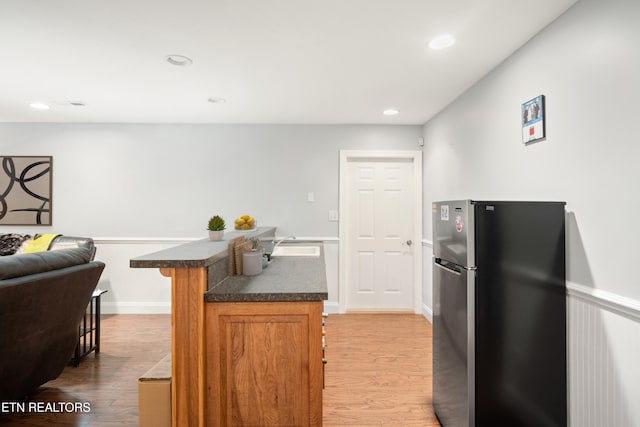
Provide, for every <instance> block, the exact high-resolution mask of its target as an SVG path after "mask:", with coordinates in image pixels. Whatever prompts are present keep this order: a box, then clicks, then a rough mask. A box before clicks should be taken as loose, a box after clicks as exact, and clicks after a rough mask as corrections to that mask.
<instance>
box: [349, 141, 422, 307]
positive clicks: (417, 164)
mask: <svg viewBox="0 0 640 427" xmlns="http://www.w3.org/2000/svg"><path fill="white" fill-rule="evenodd" d="M356 159H362V161H368V160H381V159H389V160H390V161H393V160H406V159H411V160H412V162H413V201H414V212H413V236H412V238H411V240H412V241H413V245H412V248H413V255H414V263H413V311H414V312H415V313H416V314H421V313H422V296H423V295H422V151H419V150H340V223H339V231H338V235H339V251H340V255H339V261H338V269H339V270H338V271H339V275H338V310H339V312H340V313H346V312H347V277H348V275H347V269H348V265H347V253H348V251H349V242H348V241H347V231H348V230H347V222H346V220H345V219H346V218H348V216H347V215H348V212H347V192H348V178H347V177H348V172H347V168H348V164H349V162H350V161H354V160H356Z"/></svg>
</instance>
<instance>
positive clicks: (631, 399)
mask: <svg viewBox="0 0 640 427" xmlns="http://www.w3.org/2000/svg"><path fill="white" fill-rule="evenodd" d="M567 287H568V292H569V298H568V303H567V309H568V318H567V321H568V322H567V323H568V336H569V338H568V339H569V342H568V363H569V414H570V415H569V417H570V418H569V420H570V425H571V426H573V427H604V426H606V427H637V426H640V310H639V309H638V307H640V304H638V302H637V301H633V300H629V299H627V298H622V297H619V296H617V295H613V294H611V293H608V292H603V291H598V290H594V289H591V288H587V287H585V286H582V285H578V284H574V283H568V284H567Z"/></svg>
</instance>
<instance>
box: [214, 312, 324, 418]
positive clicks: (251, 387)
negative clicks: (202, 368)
mask: <svg viewBox="0 0 640 427" xmlns="http://www.w3.org/2000/svg"><path fill="white" fill-rule="evenodd" d="M321 310H322V306H321V303H317V304H316V303H211V304H207V336H208V340H207V341H208V345H210V346H211V348H210V350H211V351H207V362H206V363H207V371H208V374H207V381H208V384H207V407H208V411H207V412H208V419H209V422H208V424H209V425H214V426H264V427H269V426H272V427H276V426H278V427H282V426H311V425H313V426H319V425H321V424H322V365H321V359H322V350H321V341H322V338H321V333H322V332H321ZM318 402H319V404H318Z"/></svg>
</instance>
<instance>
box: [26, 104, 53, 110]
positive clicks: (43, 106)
mask: <svg viewBox="0 0 640 427" xmlns="http://www.w3.org/2000/svg"><path fill="white" fill-rule="evenodd" d="M29 107H31V108H34V109H36V110H48V109H49V106H48V105H47V104H45V103H43V102H32V103H31V104H29Z"/></svg>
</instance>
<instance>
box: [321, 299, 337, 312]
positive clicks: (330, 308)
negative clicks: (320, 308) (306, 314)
mask: <svg viewBox="0 0 640 427" xmlns="http://www.w3.org/2000/svg"><path fill="white" fill-rule="evenodd" d="M324 311H325V312H326V313H332V314H338V313H340V304H339V303H338V301H325V302H324Z"/></svg>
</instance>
